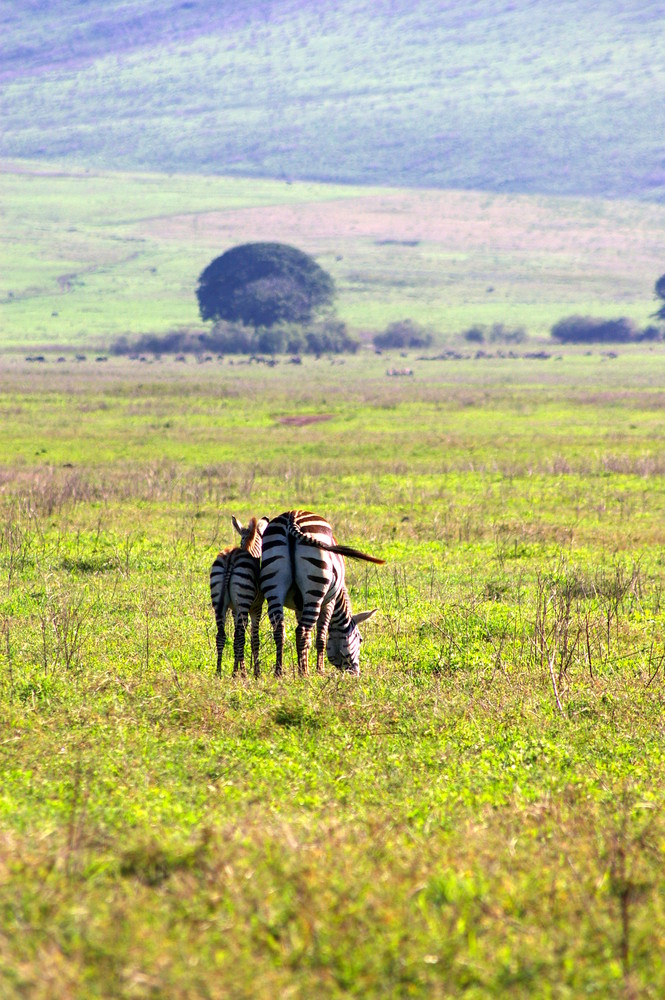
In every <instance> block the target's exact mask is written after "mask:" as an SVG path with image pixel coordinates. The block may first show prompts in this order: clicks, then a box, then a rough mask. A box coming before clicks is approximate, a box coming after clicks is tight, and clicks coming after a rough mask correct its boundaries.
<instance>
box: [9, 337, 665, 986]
mask: <svg viewBox="0 0 665 1000" xmlns="http://www.w3.org/2000/svg"><path fill="white" fill-rule="evenodd" d="M542 353H543V355H544V356H541V357H530V358H529V357H524V356H522V357H519V358H506V357H499V356H495V357H481V358H478V359H473V358H471V357H469V358H466V359H459V358H457V359H455V358H452V357H449V358H447V359H443V360H441V359H439V360H422V359H419V358H417V357H415V355H412V356H411V357H409V359H408V361H404V360H403V359H398V363H399V364H400V365H406V364H408V365H409V366H410V367H412V369H413V375H412V376H405V377H402V378H387V377H386V368H387V367H388V365H389V364H391V363H392V361H391V360H390V359H388V360H387V359H386V358H385V357H376V356H374V355H370V354H369V353H368V352H366V351H365V352H362V354H361V355H360V354H359V355H357V356H354V357H349V358H347V359H345V360H344V361H343V362H341V361H340V360H339V359H337V360H333V361H331V360H330V359H327V358H321V359H319V360H316V359H314V358H305V359H304V360H303V363H302V364H301V365H290V364H288V363H287V361H286V360H284V361H282V362H281V363H280V364H278V365H276V366H275V367H273V368H269V367H267V366H266V365H255V364H252V365H250V364H239V363H237V361H236V363H235V364H231V363H230V362H229V360H228V359H225V360H223V361H222V360H220V359H217V358H214V359H213V360H212V361H210V362H209V363H207V364H196V363H195V362H194V361H193V360H192V359H191V358H190V360H189V361H188V362H186V363H184V364H183V363H177V362H175V361H173V360H167V359H164V360H161V361H154V362H153V363H143V364H142V363H139V362H138V361H131V360H129V359H111V360H109V361H106V362H104V363H97V362H95V361H94V360H93V357H92V356H90V357H89V358H88V360H86V361H76V360H74V356H73V354H72V352H71V351H69V352H67V356H66V360H65V361H62V362H57V361H56V360H55V356H49V357H47V359H46V361H44V362H42V363H28V362H26V361H25V360H24V359H23V358H22V357H19V356H18V355H6V356H5V357H4V358H3V359H2V360H1V361H0V453H1V454H2V456H4V457H3V464H2V466H1V467H0V714H1V719H2V728H1V730H0V769H1V781H0V845H1V847H0V912H1V914H2V918H1V921H0V996H2V997H14V996H26V997H28V996H29V997H31V998H33V997H34V998H52V997H54V996H60V997H76V998H79V997H81V998H82V997H85V998H92V997H100V998H101V997H105V998H110V997H127V998H144V997H162V996H168V997H171V998H185V997H210V998H222V997H224V998H227V997H228V998H244V997H254V998H267V997H312V996H319V997H342V996H358V997H361V996H362V997H377V998H378V997H388V996H390V997H450V996H466V997H506V996H511V997H525V998H526V997H560V998H563V997H575V998H578V997H580V996H597V997H605V998H611V997H617V998H619V997H621V998H625V997H660V996H662V995H663V994H664V993H665V964H664V956H665V876H664V874H663V871H664V866H663V860H664V853H665V814H664V804H665V752H664V743H663V701H664V684H665V638H664V626H665V601H664V591H663V588H664V584H665V564H664V560H663V542H664V541H665V527H664V525H665V519H664V517H663V514H664V509H665V480H664V478H663V477H664V473H665V457H664V451H663V434H664V429H663V421H662V410H663V405H664V403H665V397H664V394H663V384H664V383H665V352H664V351H663V348H662V346H660V345H659V344H657V345H653V346H651V347H647V346H636V347H633V348H631V349H630V350H629V349H627V348H617V350H616V351H613V352H610V353H608V352H604V351H602V350H600V349H594V350H592V351H590V352H587V351H583V350H579V351H578V350H575V349H566V350H565V351H563V350H562V351H559V350H558V349H555V350H554V351H552V352H549V351H548V352H542ZM546 355H549V356H546ZM288 418H295V419H288ZM314 418H316V419H314ZM322 418H325V419H322ZM295 506H303V507H309V508H311V509H314V510H315V511H317V512H319V513H322V514H324V515H326V516H327V517H328V518H329V520H330V521H331V522H332V524H333V526H334V528H335V532H336V534H337V537H338V538H339V539H340V540H342V541H344V542H346V543H348V544H351V545H354V546H356V547H358V548H362V549H364V550H365V551H369V552H372V553H373V554H375V555H379V556H381V557H383V558H384V559H385V560H386V562H385V565H384V566H378V567H375V566H371V567H367V566H366V565H364V564H360V563H351V562H348V580H349V589H350V594H351V599H352V603H353V607H354V610H362V609H364V608H373V607H376V608H378V613H377V614H376V615H375V617H374V618H373V619H371V620H370V621H369V622H367V623H366V626H365V627H364V639H365V641H364V644H363V647H362V651H361V674H360V676H359V677H358V678H353V677H348V676H344V675H341V674H338V673H337V672H336V671H334V669H333V668H331V667H329V666H328V667H327V669H326V672H325V673H324V674H322V675H318V674H316V673H312V674H310V675H309V676H308V677H305V678H300V677H298V676H297V672H296V669H295V643H294V628H293V625H294V622H293V619H292V618H291V620H290V621H289V622H288V623H287V630H288V631H287V643H288V645H287V659H286V663H287V668H286V671H285V676H284V678H283V679H281V680H276V679H275V678H274V677H273V676H272V660H273V655H274V648H273V643H272V636H271V635H270V632H269V629H268V627H267V622H265V621H264V623H263V625H262V639H261V657H262V663H261V666H262V672H261V676H260V678H258V679H255V678H254V677H252V676H250V677H248V678H236V679H233V678H232V677H231V666H232V663H231V650H230V648H229V647H227V650H226V653H225V659H224V663H223V675H222V678H221V679H219V678H217V677H216V676H215V672H214V666H215V655H214V646H215V627H214V618H213V615H212V610H211V608H210V604H209V592H208V578H207V577H208V569H209V566H210V563H211V562H212V559H213V558H214V556H215V555H216V553H217V551H218V549H219V548H220V547H222V546H225V545H228V544H231V543H232V542H233V531H232V527H231V521H230V516H231V514H235V515H236V516H237V517H239V518H241V519H242V520H246V519H247V518H248V517H249V516H251V515H252V514H256V515H263V514H267V515H274V514H277V513H279V512H281V511H282V510H285V509H288V508H291V507H295Z"/></svg>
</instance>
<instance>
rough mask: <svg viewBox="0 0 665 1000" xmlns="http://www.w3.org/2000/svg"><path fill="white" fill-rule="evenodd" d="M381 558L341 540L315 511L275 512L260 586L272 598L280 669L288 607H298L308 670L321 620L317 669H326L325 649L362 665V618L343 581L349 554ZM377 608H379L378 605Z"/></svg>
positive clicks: (353, 666) (302, 660)
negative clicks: (352, 609) (355, 611)
mask: <svg viewBox="0 0 665 1000" xmlns="http://www.w3.org/2000/svg"><path fill="white" fill-rule="evenodd" d="M345 555H347V556H350V557H351V558H355V559H364V560H366V561H368V562H373V563H382V562H383V559H378V558H377V557H375V556H370V555H367V554H365V553H363V552H360V551H359V550H358V549H352V548H350V547H349V546H344V545H338V543H337V541H336V539H335V537H334V535H333V532H332V528H331V526H330V524H329V523H328V521H326V519H325V518H323V517H321V516H320V515H318V514H314V513H312V512H311V511H306V510H291V511H285V512H284V513H283V514H280V515H279V516H278V517H276V518H273V519H272V520H271V521H270V523H269V524H268V527H267V528H266V530H265V532H264V535H263V556H262V561H261V577H260V579H261V589H262V591H263V593H264V595H265V597H266V599H267V601H268V616H269V618H270V624H271V625H272V628H273V635H274V637H275V647H276V661H275V673H276V674H277V675H280V674H281V673H282V661H283V647H284V608H285V607H288V608H293V609H294V610H295V612H296V617H297V620H298V626H297V629H296V648H297V652H298V670H299V672H300V673H301V674H306V673H307V670H308V656H309V648H310V646H311V643H312V633H313V630H314V627H315V626H316V651H317V669H318V670H319V671H322V670H323V654H324V650H326V652H327V654H328V659H329V660H330V662H331V663H332V664H333V666H336V667H338V668H339V669H340V670H345V671H349V672H350V673H354V674H357V673H359V671H360V667H359V663H360V643H361V642H362V639H361V637H360V633H359V631H358V628H357V625H358V621H362V620H365V619H366V618H368V617H370V615H372V614H374V611H369V612H364V613H363V614H362V615H357V616H356V617H355V618H354V616H353V615H352V613H351V603H350V601H349V595H348V591H347V589H346V585H345V582H344V579H345V564H344V556H345ZM375 610H376V609H375Z"/></svg>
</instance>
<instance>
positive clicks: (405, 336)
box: [372, 319, 432, 351]
mask: <svg viewBox="0 0 665 1000" xmlns="http://www.w3.org/2000/svg"><path fill="white" fill-rule="evenodd" d="M372 343H373V344H374V346H375V347H376V348H378V349H379V350H380V351H389V350H390V349H391V348H392V349H402V350H403V349H404V348H407V347H428V346H429V345H430V344H431V343H432V338H431V336H430V334H429V333H427V332H426V331H425V330H424V329H423V328H422V327H421V326H419V325H418V324H417V323H414V322H413V321H412V320H410V319H402V320H398V321H397V322H396V323H390V325H389V326H387V327H386V328H385V330H384V331H383V333H377V334H375V336H374V337H372Z"/></svg>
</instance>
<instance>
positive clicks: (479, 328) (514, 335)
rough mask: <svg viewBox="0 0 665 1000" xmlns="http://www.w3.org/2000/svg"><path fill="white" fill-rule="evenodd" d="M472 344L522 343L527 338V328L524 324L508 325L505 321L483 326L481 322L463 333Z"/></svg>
mask: <svg viewBox="0 0 665 1000" xmlns="http://www.w3.org/2000/svg"><path fill="white" fill-rule="evenodd" d="M462 336H463V337H464V339H465V340H468V341H469V343H470V344H484V343H486V342H488V343H490V344H521V343H523V342H524V341H525V340H526V330H525V329H524V327H523V326H512V327H511V326H506V325H505V323H492V325H491V326H483V325H482V324H480V323H476V324H474V326H471V327H469V329H468V330H465V331H464V333H463V334H462Z"/></svg>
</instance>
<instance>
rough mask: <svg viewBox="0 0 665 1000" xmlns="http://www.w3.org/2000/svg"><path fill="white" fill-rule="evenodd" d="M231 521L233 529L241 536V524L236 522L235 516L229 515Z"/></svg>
mask: <svg viewBox="0 0 665 1000" xmlns="http://www.w3.org/2000/svg"><path fill="white" fill-rule="evenodd" d="M231 520H232V522H233V527H234V528H235V529H236V531H237V532H238V534H239V535H242V530H243V529H242V524H241V523H240V521H238V520H237V518H236V516H235V514H231Z"/></svg>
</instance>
